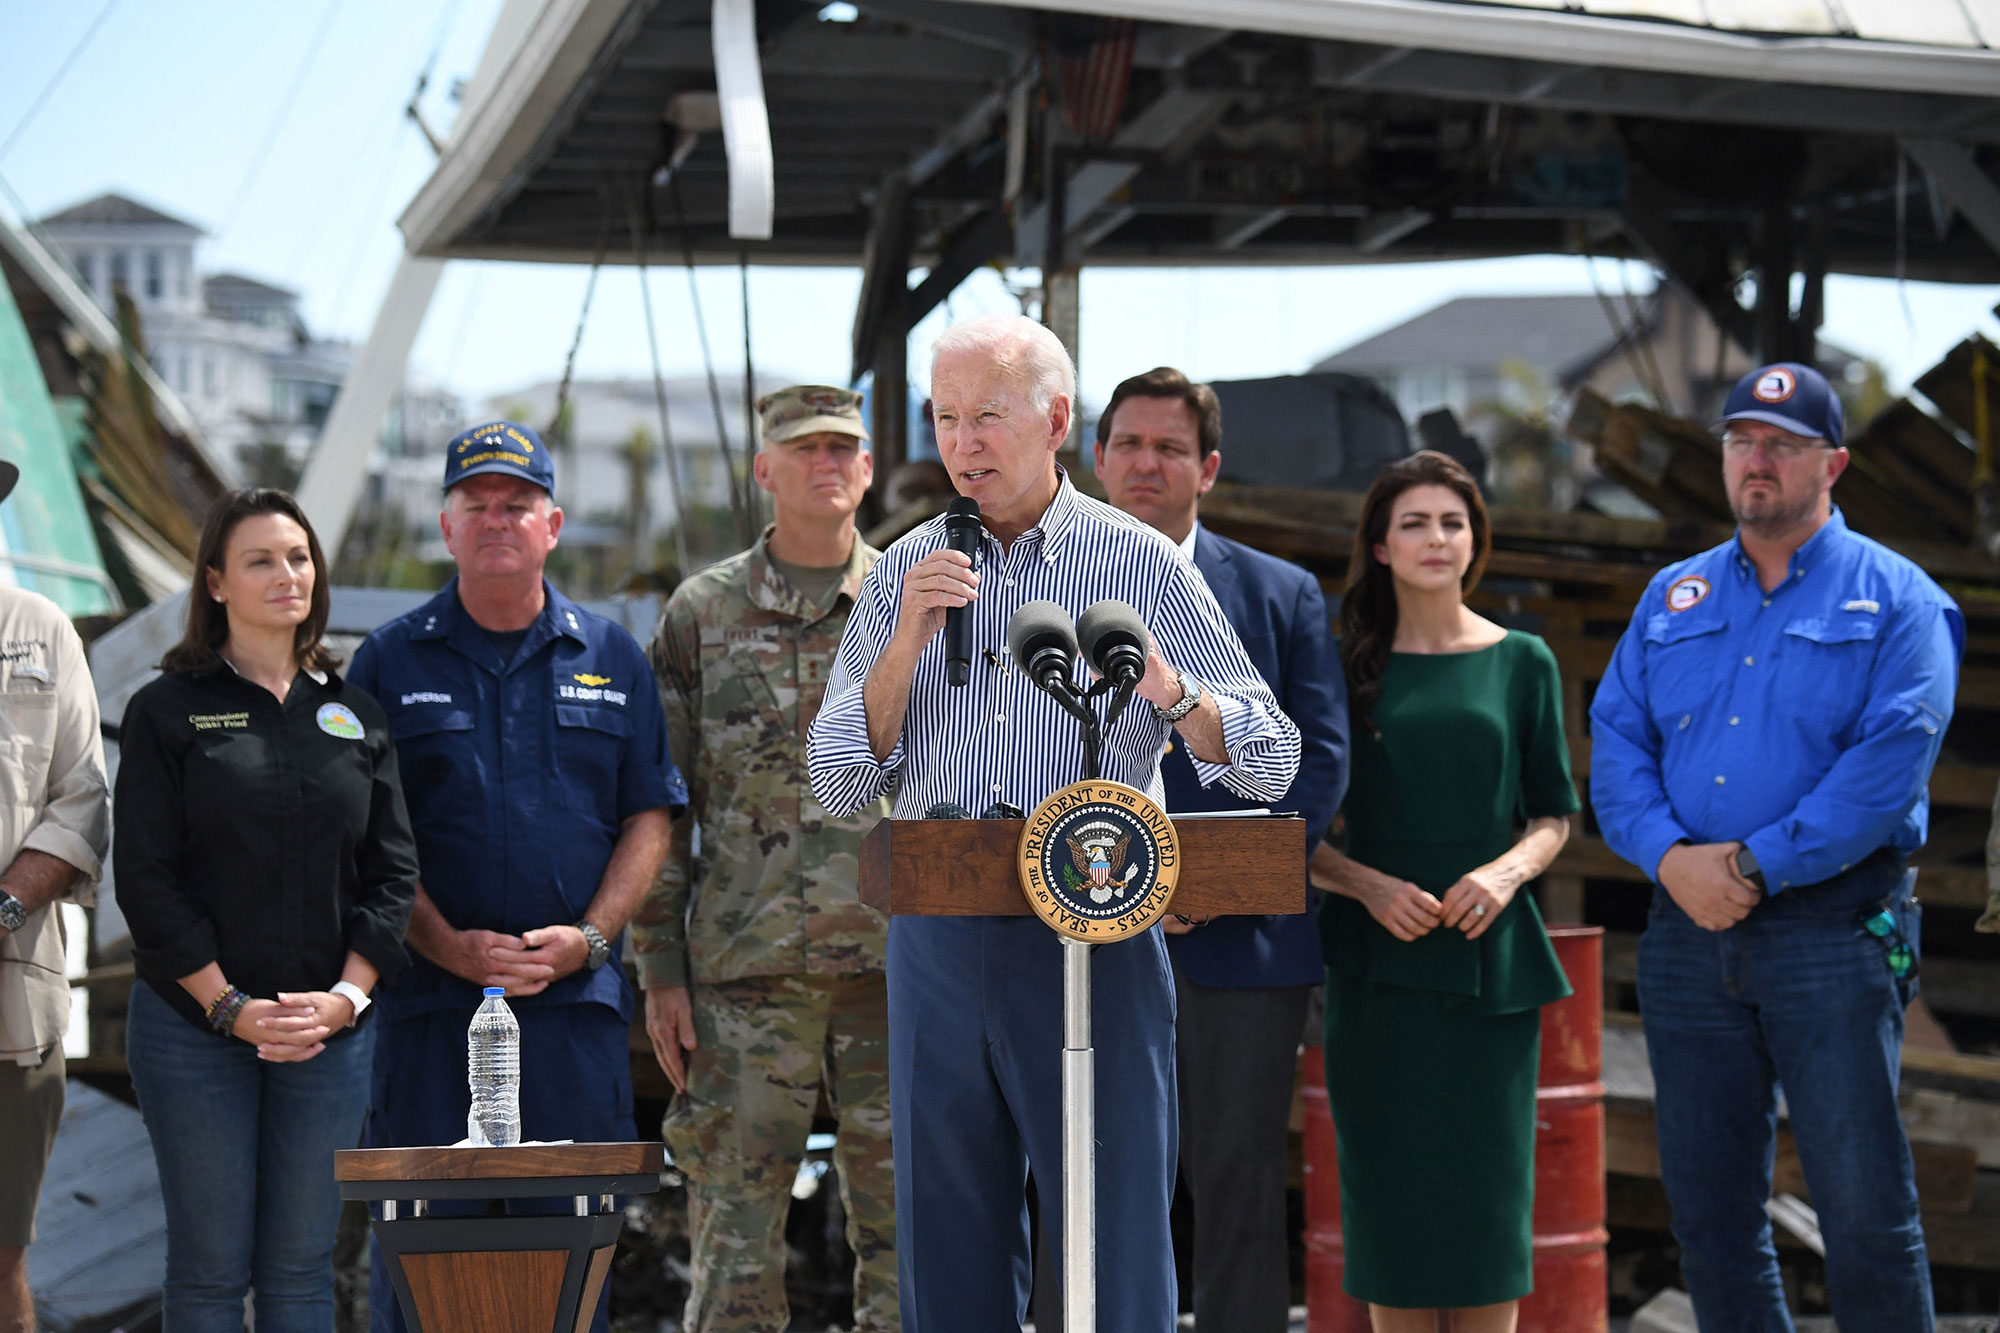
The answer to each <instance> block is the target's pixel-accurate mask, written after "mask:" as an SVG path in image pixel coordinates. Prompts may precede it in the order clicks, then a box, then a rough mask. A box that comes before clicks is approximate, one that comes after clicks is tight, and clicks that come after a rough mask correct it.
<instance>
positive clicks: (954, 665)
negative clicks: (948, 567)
mask: <svg viewBox="0 0 2000 1333" xmlns="http://www.w3.org/2000/svg"><path fill="white" fill-rule="evenodd" d="M979 532H980V528H979V501H977V500H972V499H967V498H966V497H965V496H960V497H959V498H958V499H956V500H953V501H952V502H951V504H950V505H949V506H948V507H947V508H946V509H945V511H944V544H945V546H946V548H947V549H949V550H953V551H958V552H960V553H961V554H963V555H964V556H966V558H968V559H969V560H971V561H972V563H973V568H975V569H977V568H978V567H979ZM1072 651H1073V650H1072ZM944 678H945V680H946V681H947V682H948V683H950V684H952V685H963V684H965V682H966V681H968V680H970V679H971V678H972V608H971V607H970V606H954V607H952V608H950V609H949V610H947V611H946V612H945V613H944Z"/></svg>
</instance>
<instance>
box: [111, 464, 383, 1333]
mask: <svg viewBox="0 0 2000 1333" xmlns="http://www.w3.org/2000/svg"><path fill="white" fill-rule="evenodd" d="M195 567H196V569H197V570H199V571H200V578H199V580H198V582H197V584H196V586H195V587H194V588H193V589H191V590H190V591H189V598H188V616H187V632H186V634H185V636H184V637H183V638H182V639H181V642H180V643H179V644H178V645H177V646H176V647H175V648H174V649H173V650H172V651H171V652H169V653H168V654H167V655H166V657H165V659H164V660H163V661H162V662H161V663H160V666H161V669H162V671H163V673H164V674H163V675H161V677H160V678H159V679H158V680H155V681H153V682H152V683H151V684H149V685H147V686H146V687H145V688H144V689H142V690H140V691H139V692H138V694H136V695H134V696H133V698H132V702H131V704H130V705H129V706H128V707H127V708H126V711H125V721H124V726H123V729H122V737H121V741H120V756H119V768H118V783H117V793H116V799H115V802H114V804H113V807H112V810H113V819H114V824H115V837H114V840H113V858H114V859H113V866H114V870H115V874H116V884H117V894H118V903H119V906H120V907H121V908H122V909H123V911H124V913H125V918H126V920H127V921H128V922H129V923H130V925H131V929H132V942H133V953H134V958H135V962H136V966H137V970H138V975H139V979H140V984H138V985H135V986H134V987H133V988H132V999H131V1007H130V1011H129V1013H128V1016H127V1020H126V1038H125V1042H126V1061H127V1063H128V1064H129V1065H130V1067H131V1071H132V1085H133V1088H134V1090H135V1091H136V1092H137V1093H138V1095H139V1107H140V1110H141V1112H142V1113H143V1114H144V1116H145V1121H146V1129H147V1132H148V1134H149V1135H150V1136H151V1138H152V1140H153V1152H154V1155H155V1156H156V1157H157V1158H158V1159H159V1166H160V1187H161V1194H162V1195H163V1198H164V1201H165V1204H166V1212H167V1282H166V1293H165V1294H166V1310H165V1331H166V1333H210V1330H214V1331H215V1333H223V1331H224V1330H227V1333H241V1330H242V1328H243V1298H244V1294H245V1292H246V1291H249V1290H251V1289H254V1290H255V1291H256V1296H257V1301H256V1310H257V1328H258V1331H259V1333H307V1331H308V1330H310V1331H311V1333H325V1330H330V1329H331V1328H332V1327H333V1265H332V1257H333V1243H334V1232H335V1230H336V1227H337V1225H338V1222H339V1215H340V1195H339V1190H338V1187H337V1186H336V1185H335V1183H334V1179H333V1153H334V1151H335V1150H336V1149H340V1148H350V1147H353V1146H354V1145H355V1144H356V1143H357V1142H358V1141H359V1139H360V1134H361V1119H362V1115H363V1113H364V1112H365V1110H366V1108H367V1102H368V1084H369V1065H370V1060H371V1057H372V1053H373V1048H374V1029H373V1028H371V1027H369V1026H368V1025H367V1024H366V1023H365V1022H362V1021H361V1020H362V1018H363V1016H364V1014H365V1012H366V1010H367V1008H368V1004H369V1000H368V995H369V992H370V991H372V990H373V989H374V987H375V985H376V983H377V982H378V981H390V980H393V979H394V977H395V975H396V974H397V973H398V972H400V971H401V970H402V968H403V967H404V965H405V963H406V962H407V958H406V955H405V954H404V952H403V932H404V929H405V927H406V926H407V924H408V921H409V915H410V904H411V902H412V901H413V900H414V898H415V896H416V887H417V860H416V849H415V845H414V843H413V842H412V840H411V837H410V825H409V816H408V815H407V814H406V813H405V812H404V809H403V793H402V787H401V785H400V782H399V780H398V778H397V775H396V757H395V750H394V749H393V747H392V745H391V742H390V738H389V729H388V725H387V722H386V721H385V719H384V718H383V715H382V712H381V710H380V709H379V708H377V707H376V705H375V701H374V700H373V699H371V698H369V697H368V696H367V695H366V694H364V693H362V692H361V691H360V690H357V689H355V688H353V687H352V686H349V685H348V684H347V683H346V682H344V681H343V680H341V679H340V677H339V676H338V675H336V674H335V673H334V670H333V657H332V655H331V654H330V653H329V652H328V651H327V650H326V648H325V647H324V646H323V645H322V644H321V643H320V636H321V635H322V633H324V631H325V629H326V622H327V611H328V592H327V578H326V560H325V557H324V556H323V555H322V554H321V552H320V546H319V541H318V539H317V538H316V537H314V536H313V533H312V528H311V526H310V525H309V524H307V522H306V519H305V515H304V513H302V512H301V511H300V509H299V507H298V505H297V504H296V502H294V501H293V499H292V498H291V497H290V496H289V495H286V494H285V493H284V492H282V491H273V490H252V491H237V492H235V493H233V494H231V495H228V496H226V497H224V498H223V499H222V500H221V501H219V502H218V503H217V505H216V507H215V509H214V510H213V511H212V512H211V513H210V514H209V517H208V522H207V524H206V526H205V527H204V529H203V531H202V536H201V546H200V550H199V553H198V555H197V558H196V565H195Z"/></svg>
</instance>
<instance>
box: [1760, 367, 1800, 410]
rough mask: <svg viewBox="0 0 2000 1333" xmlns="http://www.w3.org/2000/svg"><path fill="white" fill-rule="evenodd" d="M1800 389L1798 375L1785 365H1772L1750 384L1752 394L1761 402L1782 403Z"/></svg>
mask: <svg viewBox="0 0 2000 1333" xmlns="http://www.w3.org/2000/svg"><path fill="white" fill-rule="evenodd" d="M1798 391H1799V380H1798V376H1796V375H1794V374H1792V372H1791V371H1789V370H1786V369H1785V368H1784V367H1783V366H1772V367H1771V368H1770V369H1769V370H1767V371H1765V372H1764V373H1763V374H1761V375H1759V376H1758V377H1757V382H1756V383H1755V384H1753V385H1751V386H1750V396H1751V397H1753V398H1755V399H1756V400H1757V401H1758V402H1760V403H1782V402H1784V401H1785V400H1786V399H1787V398H1790V397H1791V396H1792V395H1793V394H1795V393H1797V392H1798Z"/></svg>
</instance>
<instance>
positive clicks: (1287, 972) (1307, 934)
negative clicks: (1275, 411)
mask: <svg viewBox="0 0 2000 1333" xmlns="http://www.w3.org/2000/svg"><path fill="white" fill-rule="evenodd" d="M1221 442H1222V408H1221V405H1220V404H1219V403H1218V402H1217V401H1216V397H1215V391H1214V390H1213V389H1210V388H1209V387H1208V386H1207V385H1206V384H1194V383H1191V382H1190V381H1189V380H1188V378H1187V376H1185V375H1183V374H1182V373H1181V372H1180V371H1178V370H1172V369H1169V368H1166V367H1161V368H1160V369H1158V370H1153V371H1149V372H1148V373H1146V374H1144V375H1135V376H1133V377H1132V378H1131V379H1128V380H1126V381H1125V382H1124V383H1123V384H1120V385H1119V386H1118V388H1117V390H1116V392H1114V393H1113V394H1112V395H1111V402H1110V405H1109V406H1108V407H1106V408H1105V411H1104V415H1103V416H1102V417H1101V418H1099V420H1098V423H1097V456H1096V462H1097V475H1098V478H1099V480H1101V481H1102V482H1103V483H1104V489H1105V494H1106V496H1107V498H1108V499H1109V500H1110V501H1111V503H1112V504H1114V505H1116V506H1117V507H1118V508H1120V509H1122V510H1124V511H1125V512H1126V513H1128V514H1131V515H1133V516H1134V517H1136V518H1141V519H1144V520H1145V521H1146V522H1148V523H1150V524H1152V525H1153V526H1154V527H1156V528H1158V529H1159V530H1160V531H1161V532H1163V533H1165V534H1166V535H1167V536H1168V537H1169V538H1171V539H1172V540H1173V541H1175V542H1178V543H1179V544H1180V547H1181V551H1182V553H1183V554H1184V555H1186V556H1187V557H1188V558H1189V559H1191V560H1192V561H1194V565H1195V568H1196V569H1198V570H1200V571H1201V573H1202V576H1203V577H1204V578H1206V579H1207V580H1208V586H1209V589H1210V590H1211V591H1212V592H1214V594H1215V599H1216V601H1218V602H1220V603H1221V604H1222V609H1223V611H1224V612H1225V613H1226V614H1227V615H1228V617H1229V621H1230V623H1231V624H1232V625H1234V626H1235V627H1236V632H1237V634H1238V635H1239V636H1240V637H1241V638H1242V640H1243V647H1244V649H1245V650H1246V651H1247V652H1248V653H1249V655H1250V661H1251V662H1252V663H1253V664H1254V665H1255V666H1256V668H1257V670H1258V672H1259V673H1260V674H1261V675H1262V676H1263V677H1264V680H1265V682H1266V683H1267V684H1269V685H1270V687H1271V691H1272V693H1274V694H1276V695H1277V696H1278V703H1279V705H1280V706H1281V707H1283V708H1284V710H1285V712H1286V713H1287V714H1289V715H1290V717H1291V719H1292V721H1293V722H1295V723H1297V724H1298V728H1299V736H1300V739H1301V740H1302V741H1303V743H1304V753H1303V754H1302V755H1301V756H1300V759H1299V775H1298V778H1297V780H1296V781H1295V782H1294V783H1293V786H1292V789H1291V791H1290V792H1288V793H1287V794H1286V797H1285V800H1284V801H1283V802H1281V803H1279V804H1278V805H1277V806H1275V807H1274V808H1276V809H1282V810H1296V811H1298V812H1299V813H1300V814H1302V815H1304V816H1305V820H1306V837H1307V850H1308V851H1309V852H1310V850H1311V849H1312V848H1313V847H1314V846H1317V845H1318V843H1319V841H1320V839H1321V837H1322V836H1323V835H1324V834H1325V832H1326V830H1327V826H1328V825H1330V824H1331V823H1332V822H1333V815H1334V811H1335V810H1337V809H1338V808H1339V806H1340V799H1341V797H1342V796H1343V795H1345V794H1346V791H1347V686H1346V684H1345V682H1344V680H1343V678H1342V675H1341V669H1340V658H1339V655H1338V654H1337V653H1336V652H1335V650H1334V643H1333V635H1332V632H1331V628H1330V626H1329V624H1328V617H1327V610H1326V600H1325V598H1323V597H1322V596H1321V595H1320V590H1319V584H1318V582H1317V581H1316V580H1315V579H1314V578H1313V577H1312V575H1310V574H1308V573H1306V572H1305V571H1304V570H1303V569H1300V568H1299V567H1298V566H1296V565H1293V564H1289V563H1287V562H1285V561H1283V560H1279V559H1276V558H1275V557H1272V556H1268V555H1265V554H1263V553H1262V552H1261V551H1254V550H1252V549H1251V548H1249V547H1248V546H1245V545H1243V544H1242V543H1241V542H1233V541H1230V540H1229V539H1228V538H1226V537H1218V536H1216V535H1215V534H1214V533H1212V532H1209V531H1208V530H1206V529H1205V528H1203V527H1202V526H1201V525H1200V523H1199V522H1198V521H1197V519H1196V516H1195V513H1196V507H1197V503H1198V501H1199V500H1200V498H1201V496H1203V495H1204V494H1206V493H1207V491H1208V489H1209V487H1211V486H1213V485H1214V484H1215V475H1216V471H1217V470H1218V469H1219V468H1220V467H1221V464H1222V455H1221V454H1220V453H1219V452H1218V450H1219V448H1220V445H1221ZM1160 775H1161V777H1162V779H1163V780H1164V781H1165V783H1166V789H1167V810H1168V812H1169V813H1172V814H1188V813H1193V812H1196V811H1203V810H1236V809H1243V808H1246V807H1248V806H1250V805H1251V803H1250V802H1248V801H1244V800H1241V799H1239V798H1238V797H1236V796H1234V795H1233V794H1231V793H1229V792H1227V791H1224V790H1223V789H1222V788H1221V786H1220V785H1217V786H1215V787H1212V788H1204V787H1203V786H1202V785H1201V784H1200V783H1199V782H1198V781H1196V779H1195V774H1194V765H1193V764H1191V763H1190V762H1189V761H1188V757H1187V754H1186V752H1185V751H1184V750H1183V749H1182V748H1181V747H1180V746H1179V744H1178V743H1176V744H1174V745H1172V746H1171V747H1170V748H1169V751H1168V753H1167V755H1166V757H1165V758H1164V759H1162V760H1161V763H1160ZM1306 892H1307V890H1306V888H1305V886H1304V885H1301V886H1300V901H1301V904H1303V903H1304V901H1305V895H1306ZM1166 929H1167V931H1168V933H1169V934H1170V935H1171V936H1172V938H1171V939H1170V940H1169V948H1170V950H1171V952H1172V955H1173V960H1174V983H1175V989H1176V991H1177V992H1178V997H1179V1015H1180V1016H1179V1020H1178V1031H1177V1036H1178V1038H1179V1053H1178V1061H1179V1081H1180V1102H1181V1105H1180V1122H1181V1146H1180V1155H1181V1179H1182V1180H1183V1181H1184V1182H1185V1183H1186V1185H1187V1187H1188V1193H1189V1194H1190V1196H1191V1197H1192V1198H1193V1200H1194V1282H1193V1286H1194V1315H1195V1327H1196V1328H1203V1329H1226V1330H1229V1333H1282V1331H1283V1330H1284V1329H1285V1328H1286V1327H1287V1313H1288V1312H1287V1306H1288V1305H1289V1303H1290V1300H1289V1298H1290V1291H1291V1286H1290V1282H1289V1280H1288V1277H1287V1272H1286V1263H1285V1255H1286V1239H1287V1238H1286V1235H1285V1171H1286V1144H1285V1135H1286V1128H1287V1124H1288V1122H1289V1118H1290V1114H1291V1105H1292V1080H1293V1072H1294V1069H1295V1066H1296V1064H1297V1057H1298V1047H1299V1039H1300V1036H1301V1034H1302V1033H1303V1032H1304V1029H1305V1014H1306V1006H1307V1002H1308V1000H1309V998H1310V995H1311V992H1312V988H1313V987H1314V986H1315V985H1317V984H1319V982H1320V981H1321V980H1322V979H1323V977H1324V975H1325V973H1324V968H1323V965H1322V963H1321V960H1320V947H1319V930H1318V926H1317V925H1316V923H1315V921H1314V918H1313V915H1312V914H1311V913H1306V914H1303V915H1298V916H1233V917H1218V918H1216V919H1215V920H1213V921H1209V922H1206V923H1203V924H1190V923H1186V922H1181V921H1177V920H1176V919H1174V918H1171V917H1170V918H1168V921H1167V926H1166Z"/></svg>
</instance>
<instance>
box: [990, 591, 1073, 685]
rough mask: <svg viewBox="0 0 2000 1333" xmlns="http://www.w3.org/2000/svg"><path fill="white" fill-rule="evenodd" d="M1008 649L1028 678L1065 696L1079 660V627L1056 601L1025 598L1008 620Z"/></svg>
mask: <svg viewBox="0 0 2000 1333" xmlns="http://www.w3.org/2000/svg"><path fill="white" fill-rule="evenodd" d="M1007 652H1008V654H1009V655H1010V656H1011V657H1012V658H1013V659H1014V664H1015V665H1016V666H1018V667H1020V668H1021V670H1023V671H1025V672H1027V673H1028V679H1029V680H1032V681H1034V682H1035V684H1037V685H1039V686H1041V687H1042V688H1043V689H1045V690H1047V691H1048V692H1049V693H1050V694H1053V695H1055V696H1056V698H1057V699H1058V700H1065V699H1067V698H1068V697H1069V696H1068V687H1069V673H1070V670H1071V668H1072V667H1074V666H1075V664H1076V629H1075V627H1074V626H1072V625H1071V624H1070V619H1069V612H1067V611H1065V610H1063V609H1062V608H1061V607H1060V606H1057V605H1056V604H1055V603H1054V602H1024V603H1022V605H1021V609H1020V610H1018V611H1016V612H1015V613H1014V618H1013V619H1012V620H1010V621H1008V622H1007Z"/></svg>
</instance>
